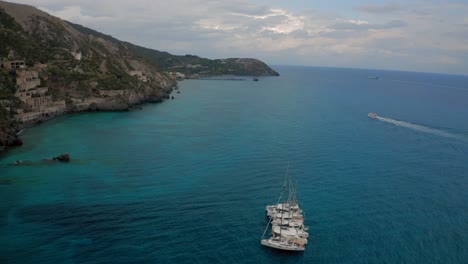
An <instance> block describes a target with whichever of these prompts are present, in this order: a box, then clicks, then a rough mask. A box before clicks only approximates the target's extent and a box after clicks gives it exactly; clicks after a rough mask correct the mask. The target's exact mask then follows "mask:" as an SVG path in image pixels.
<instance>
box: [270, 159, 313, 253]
mask: <svg viewBox="0 0 468 264" xmlns="http://www.w3.org/2000/svg"><path fill="white" fill-rule="evenodd" d="M266 214H267V216H268V217H269V219H270V220H269V221H268V225H267V227H266V228H265V231H264V232H263V235H262V240H261V244H262V245H264V246H267V247H271V248H275V249H280V250H287V251H304V250H305V245H306V244H307V242H308V241H307V238H308V237H309V233H308V232H307V231H308V227H307V226H305V225H304V215H303V214H302V209H301V208H300V207H299V204H298V201H297V197H296V186H295V185H294V184H293V183H292V180H291V174H290V173H289V167H288V170H287V171H286V179H285V184H284V185H283V191H282V192H281V194H280V197H279V199H278V202H277V203H276V204H274V205H267V206H266ZM270 226H271V237H270V238H265V234H266V232H267V230H269V229H270Z"/></svg>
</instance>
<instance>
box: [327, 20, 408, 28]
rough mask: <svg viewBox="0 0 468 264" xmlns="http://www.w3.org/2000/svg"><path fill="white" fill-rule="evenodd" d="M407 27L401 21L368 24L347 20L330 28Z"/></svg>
mask: <svg viewBox="0 0 468 264" xmlns="http://www.w3.org/2000/svg"><path fill="white" fill-rule="evenodd" d="M406 26H408V23H406V22H405V21H402V20H392V21H390V22H388V23H384V24H370V23H369V22H367V21H361V20H347V21H343V22H340V23H337V24H334V25H332V26H331V28H333V29H338V30H369V29H392V28H401V27H406Z"/></svg>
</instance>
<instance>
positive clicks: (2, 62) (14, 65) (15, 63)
mask: <svg viewBox="0 0 468 264" xmlns="http://www.w3.org/2000/svg"><path fill="white" fill-rule="evenodd" d="M0 68H2V69H23V68H26V63H25V62H24V60H9V59H6V58H1V59H0Z"/></svg>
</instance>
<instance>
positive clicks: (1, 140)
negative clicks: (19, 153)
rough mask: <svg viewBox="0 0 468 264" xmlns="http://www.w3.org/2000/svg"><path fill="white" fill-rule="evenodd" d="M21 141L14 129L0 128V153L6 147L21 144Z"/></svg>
mask: <svg viewBox="0 0 468 264" xmlns="http://www.w3.org/2000/svg"><path fill="white" fill-rule="evenodd" d="M21 145H23V141H21V139H20V138H19V137H18V136H17V135H16V131H15V129H13V128H11V127H2V128H0V153H2V152H4V151H5V150H6V149H7V148H8V147H14V146H21Z"/></svg>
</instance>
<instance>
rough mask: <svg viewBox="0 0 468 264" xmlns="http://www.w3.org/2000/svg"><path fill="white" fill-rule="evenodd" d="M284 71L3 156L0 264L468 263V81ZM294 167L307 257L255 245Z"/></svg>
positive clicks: (66, 122) (80, 120) (35, 135)
mask: <svg viewBox="0 0 468 264" xmlns="http://www.w3.org/2000/svg"><path fill="white" fill-rule="evenodd" d="M276 69H277V70H278V71H279V72H280V73H281V76H280V77H269V78H261V79H260V81H259V82H252V81H250V80H249V81H209V80H190V81H183V82H181V83H180V86H181V94H174V95H175V97H176V99H175V100H171V101H167V102H164V103H162V104H158V105H145V106H144V107H143V109H142V110H135V111H132V112H124V113H86V114H76V115H68V116H64V117H59V118H56V119H54V120H51V121H48V122H46V123H44V124H42V125H40V126H37V127H34V128H31V129H27V130H26V131H25V132H24V133H23V134H22V139H23V140H24V142H25V145H24V146H23V147H20V148H16V149H13V150H11V151H9V152H8V153H7V154H6V155H4V156H3V157H2V158H1V159H0V163H1V164H2V165H0V263H466V261H467V260H468V77H462V76H449V75H436V74H423V73H404V72H391V71H376V70H351V69H333V68H306V67H276ZM369 75H378V76H380V77H382V79H380V80H370V79H368V78H367V76H369ZM368 112H376V113H378V114H379V115H380V116H382V117H385V118H388V119H385V120H386V121H381V120H374V119H370V118H369V117H367V114H368ZM395 120H399V121H403V122H395ZM66 151H68V152H70V154H71V156H72V158H73V162H72V163H70V164H40V163H36V164H35V165H31V166H8V165H6V164H8V163H11V162H13V161H15V160H32V161H39V160H40V159H42V158H48V157H51V156H53V155H57V154H60V153H63V152H66ZM288 162H291V167H292V170H293V175H294V177H295V179H296V180H297V182H298V189H299V190H298V191H299V199H300V202H301V203H302V208H303V209H304V211H305V213H306V224H307V225H308V226H309V232H310V234H311V237H310V239H309V244H308V247H307V249H306V251H305V252H304V253H302V254H287V253H284V252H278V251H275V250H271V249H269V248H265V247H262V246H261V245H260V238H261V235H262V233H263V230H264V227H265V225H266V224H267V219H266V217H265V212H264V207H265V205H267V204H270V203H274V202H275V201H276V199H277V198H278V195H279V192H280V190H281V185H282V183H283V179H284V173H285V170H286V167H287V164H288Z"/></svg>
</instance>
